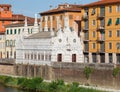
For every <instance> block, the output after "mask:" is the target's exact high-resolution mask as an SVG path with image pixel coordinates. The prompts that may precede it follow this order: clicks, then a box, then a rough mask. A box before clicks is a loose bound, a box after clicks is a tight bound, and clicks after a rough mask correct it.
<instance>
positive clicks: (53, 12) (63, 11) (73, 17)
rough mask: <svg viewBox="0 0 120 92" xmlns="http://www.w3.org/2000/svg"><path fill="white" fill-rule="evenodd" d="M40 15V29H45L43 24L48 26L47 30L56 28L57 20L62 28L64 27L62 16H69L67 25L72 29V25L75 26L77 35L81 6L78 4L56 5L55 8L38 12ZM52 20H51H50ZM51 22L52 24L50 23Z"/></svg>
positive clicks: (79, 27) (79, 28)
mask: <svg viewBox="0 0 120 92" xmlns="http://www.w3.org/2000/svg"><path fill="white" fill-rule="evenodd" d="M40 15H41V23H40V25H41V27H40V28H41V31H42V30H44V31H45V30H46V28H45V26H47V27H48V31H50V30H52V29H53V30H58V21H59V20H60V21H59V23H60V24H61V26H62V28H64V16H65V15H68V16H69V19H70V20H69V25H70V29H71V30H73V29H74V27H75V28H77V31H78V35H80V34H79V33H80V31H81V26H78V25H81V22H80V20H81V19H80V18H81V6H80V5H72V4H61V5H58V7H57V8H54V9H50V10H48V11H45V12H42V13H40ZM45 20H46V21H47V25H46V24H45ZM51 20H52V22H51ZM51 23H52V24H51Z"/></svg>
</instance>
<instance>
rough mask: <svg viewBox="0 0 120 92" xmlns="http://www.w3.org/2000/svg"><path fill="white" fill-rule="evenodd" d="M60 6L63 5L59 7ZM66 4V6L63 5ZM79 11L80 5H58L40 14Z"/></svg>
mask: <svg viewBox="0 0 120 92" xmlns="http://www.w3.org/2000/svg"><path fill="white" fill-rule="evenodd" d="M60 6H63V8H61V7H60ZM64 6H66V7H64ZM80 11H81V5H68V6H67V5H59V6H58V7H57V8H55V9H51V10H48V11H45V12H41V13H40V14H41V15H46V14H51V13H60V12H80Z"/></svg>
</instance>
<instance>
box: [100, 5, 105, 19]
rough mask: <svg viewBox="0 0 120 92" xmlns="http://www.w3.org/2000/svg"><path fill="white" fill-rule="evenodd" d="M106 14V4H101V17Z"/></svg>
mask: <svg viewBox="0 0 120 92" xmlns="http://www.w3.org/2000/svg"><path fill="white" fill-rule="evenodd" d="M102 16H105V6H100V17H102Z"/></svg>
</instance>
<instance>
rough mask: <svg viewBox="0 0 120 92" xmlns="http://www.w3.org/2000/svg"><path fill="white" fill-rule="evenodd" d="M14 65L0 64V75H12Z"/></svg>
mask: <svg viewBox="0 0 120 92" xmlns="http://www.w3.org/2000/svg"><path fill="white" fill-rule="evenodd" d="M14 73H15V70H14V65H6V64H0V74H1V75H14Z"/></svg>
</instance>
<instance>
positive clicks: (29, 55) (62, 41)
mask: <svg viewBox="0 0 120 92" xmlns="http://www.w3.org/2000/svg"><path fill="white" fill-rule="evenodd" d="M47 21H48V17H47V16H46V17H45V27H44V31H41V30H40V29H42V28H39V27H38V23H37V16H36V19H35V24H34V29H33V32H34V34H32V35H30V36H28V34H27V31H28V30H27V29H28V28H27V21H26V22H25V29H24V32H23V33H21V35H20V36H19V37H18V39H17V41H16V64H31V65H33V64H36V65H46V64H47V65H51V62H79V63H83V62H84V60H83V47H82V41H81V39H80V38H79V37H78V35H77V33H76V31H75V28H74V31H71V30H70V27H69V18H68V16H67V15H66V16H64V28H63V29H61V24H60V22H59V18H58V21H57V25H58V31H53V30H52V16H51V17H50V21H51V29H50V31H48V27H47Z"/></svg>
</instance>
